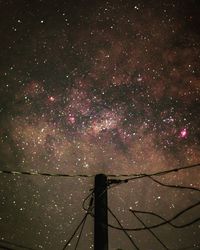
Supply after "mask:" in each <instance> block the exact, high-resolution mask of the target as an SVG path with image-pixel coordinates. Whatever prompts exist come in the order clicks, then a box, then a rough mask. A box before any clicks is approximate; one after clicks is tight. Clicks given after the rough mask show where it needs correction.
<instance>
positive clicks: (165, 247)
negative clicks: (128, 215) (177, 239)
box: [133, 212, 169, 250]
mask: <svg viewBox="0 0 200 250" xmlns="http://www.w3.org/2000/svg"><path fill="white" fill-rule="evenodd" d="M133 214H134V215H135V217H136V218H137V219H138V220H139V221H140V223H141V224H142V225H143V226H144V227H146V225H145V223H144V222H143V220H141V219H140V217H139V216H137V214H136V213H135V212H133ZM148 231H149V232H150V234H152V235H153V237H154V238H155V239H157V241H158V242H159V243H160V244H161V245H162V246H163V247H164V249H167V250H169V248H168V247H167V246H166V245H165V244H164V243H163V242H162V241H161V240H160V239H159V238H158V236H157V235H156V234H155V233H154V232H153V231H152V230H151V229H148Z"/></svg>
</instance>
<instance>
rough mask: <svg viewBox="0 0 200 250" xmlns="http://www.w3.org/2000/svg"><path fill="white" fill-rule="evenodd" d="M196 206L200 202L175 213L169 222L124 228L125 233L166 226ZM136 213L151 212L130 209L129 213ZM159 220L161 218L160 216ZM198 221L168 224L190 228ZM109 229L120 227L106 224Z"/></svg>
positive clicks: (199, 203)
mask: <svg viewBox="0 0 200 250" xmlns="http://www.w3.org/2000/svg"><path fill="white" fill-rule="evenodd" d="M198 205H200V201H199V202H197V203H195V204H192V205H190V206H189V207H187V208H185V209H184V210H182V211H180V212H179V213H177V214H176V215H175V216H173V217H172V218H171V219H169V220H165V221H164V222H161V223H158V224H155V225H151V226H145V227H136V228H124V229H125V230H126V231H142V230H148V229H153V228H158V227H160V226H163V225H166V224H170V223H171V222H172V221H174V220H175V219H176V218H178V217H179V216H181V215H182V214H183V213H185V212H187V211H189V210H190V209H192V208H194V207H197V206H198ZM132 211H134V212H137V213H140V212H141V213H150V214H151V212H143V211H136V210H131V209H130V212H132ZM160 218H162V217H161V216H160ZM199 220H200V217H199V218H196V219H195V220H193V221H191V222H188V223H186V224H183V225H175V224H172V223H171V224H170V225H171V226H173V227H175V228H184V227H187V226H190V225H192V224H194V223H195V222H197V221H199ZM108 226H109V227H111V228H115V229H117V230H121V228H120V227H116V226H113V225H110V224H108Z"/></svg>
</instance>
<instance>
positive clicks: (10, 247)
mask: <svg viewBox="0 0 200 250" xmlns="http://www.w3.org/2000/svg"><path fill="white" fill-rule="evenodd" d="M0 243H1V246H2V244H5V245H10V246H9V247H8V246H2V247H4V248H5V249H6V247H7V248H8V249H15V247H17V248H21V249H25V250H34V249H33V248H30V247H26V246H23V245H21V244H16V243H13V242H10V241H8V240H2V239H0Z"/></svg>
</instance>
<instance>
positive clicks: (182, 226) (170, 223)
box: [130, 209, 200, 228]
mask: <svg viewBox="0 0 200 250" xmlns="http://www.w3.org/2000/svg"><path fill="white" fill-rule="evenodd" d="M130 211H131V212H132V213H138V214H148V215H153V216H155V217H157V218H159V219H161V220H163V221H164V222H165V224H169V225H170V226H172V227H174V228H184V227H187V226H190V225H192V224H194V223H195V222H197V221H198V220H200V218H197V219H195V220H193V221H192V222H191V221H190V222H188V223H186V224H184V225H175V224H173V223H172V222H171V221H170V220H167V219H165V218H164V217H162V216H160V215H159V214H156V213H154V212H148V211H141V210H132V209H130ZM165 224H164V223H160V224H157V226H158V225H159V226H162V225H165Z"/></svg>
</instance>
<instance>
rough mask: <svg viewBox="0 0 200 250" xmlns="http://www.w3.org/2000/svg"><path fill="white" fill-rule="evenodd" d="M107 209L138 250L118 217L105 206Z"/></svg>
mask: <svg viewBox="0 0 200 250" xmlns="http://www.w3.org/2000/svg"><path fill="white" fill-rule="evenodd" d="M107 209H108V211H109V212H110V214H111V215H112V216H113V217H114V218H115V220H116V221H117V223H118V224H119V226H120V228H121V229H122V231H123V232H124V234H125V235H126V236H127V237H128V239H129V240H130V242H131V243H132V245H133V246H134V247H135V248H136V249H137V250H139V248H138V246H137V245H136V243H135V242H134V240H133V239H132V238H131V236H130V235H129V234H128V233H127V232H126V230H125V229H124V227H123V226H122V224H121V222H120V221H119V219H118V218H117V216H116V215H115V214H114V213H113V212H112V210H111V209H110V208H109V207H107Z"/></svg>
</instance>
